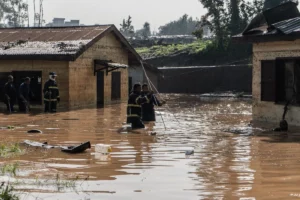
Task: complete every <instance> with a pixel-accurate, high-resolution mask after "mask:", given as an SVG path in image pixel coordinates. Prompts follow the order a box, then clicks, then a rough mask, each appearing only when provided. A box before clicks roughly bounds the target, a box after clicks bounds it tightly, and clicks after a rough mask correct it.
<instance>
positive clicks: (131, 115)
mask: <svg viewBox="0 0 300 200" xmlns="http://www.w3.org/2000/svg"><path fill="white" fill-rule="evenodd" d="M141 90H142V87H141V85H140V84H134V86H133V92H132V93H131V94H130V95H129V100H128V107H127V123H128V124H131V127H132V129H139V128H145V125H144V123H143V122H142V106H141V105H142V104H143V103H149V98H150V97H151V96H152V94H153V92H149V93H148V94H147V95H144V96H142V95H141Z"/></svg>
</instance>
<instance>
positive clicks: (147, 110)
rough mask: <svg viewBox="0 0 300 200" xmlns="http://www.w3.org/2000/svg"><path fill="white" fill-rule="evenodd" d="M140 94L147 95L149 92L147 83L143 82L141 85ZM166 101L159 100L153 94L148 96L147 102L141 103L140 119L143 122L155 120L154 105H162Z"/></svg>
mask: <svg viewBox="0 0 300 200" xmlns="http://www.w3.org/2000/svg"><path fill="white" fill-rule="evenodd" d="M142 89H143V91H142V95H143V96H144V95H147V94H148V93H149V88H148V85H147V84H144V85H143V87H142ZM165 103H166V102H165V101H162V102H160V101H159V100H158V99H157V98H156V96H155V95H154V94H152V95H151V97H150V98H149V102H146V103H144V104H142V120H143V121H144V122H155V121H156V119H155V109H154V106H162V105H164V104H165Z"/></svg>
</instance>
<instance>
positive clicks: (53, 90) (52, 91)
mask: <svg viewBox="0 0 300 200" xmlns="http://www.w3.org/2000/svg"><path fill="white" fill-rule="evenodd" d="M43 93H44V103H45V112H56V107H57V102H58V103H59V101H60V97H59V89H58V86H57V83H56V81H54V80H51V79H49V80H48V81H47V82H46V83H45V85H44V90H43Z"/></svg>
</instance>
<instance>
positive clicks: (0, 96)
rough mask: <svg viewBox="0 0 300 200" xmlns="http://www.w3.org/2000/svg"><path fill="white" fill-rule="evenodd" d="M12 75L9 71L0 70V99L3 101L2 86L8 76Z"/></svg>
mask: <svg viewBox="0 0 300 200" xmlns="http://www.w3.org/2000/svg"><path fill="white" fill-rule="evenodd" d="M9 75H12V74H11V72H1V73H0V101H1V102H3V101H4V100H5V99H4V86H5V83H7V81H8V76H9Z"/></svg>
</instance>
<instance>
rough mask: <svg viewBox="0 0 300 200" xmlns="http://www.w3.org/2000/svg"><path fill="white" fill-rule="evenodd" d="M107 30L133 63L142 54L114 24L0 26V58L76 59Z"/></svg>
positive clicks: (136, 61)
mask: <svg viewBox="0 0 300 200" xmlns="http://www.w3.org/2000/svg"><path fill="white" fill-rule="evenodd" d="M107 33H113V34H114V35H115V36H116V38H117V39H118V40H120V42H121V43H122V44H123V45H124V46H125V47H124V49H127V50H128V51H129V55H128V56H129V62H130V64H134V63H139V61H140V60H142V58H141V57H140V55H139V54H138V53H137V52H136V51H135V49H134V48H133V47H132V46H131V45H130V44H129V42H128V41H127V40H126V38H125V37H124V36H123V35H122V34H121V33H120V31H119V30H118V29H117V28H116V27H115V26H114V25H97V26H79V27H78V26H77V27H43V28H4V29H3V28H2V29H1V28H0V60H66V61H74V60H76V59H77V58H78V57H79V56H80V55H81V54H82V53H83V52H84V51H86V50H87V49H88V48H90V47H91V46H92V45H94V44H95V43H96V42H97V41H99V40H100V39H101V38H102V37H104V36H105V35H106V34H107Z"/></svg>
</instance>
